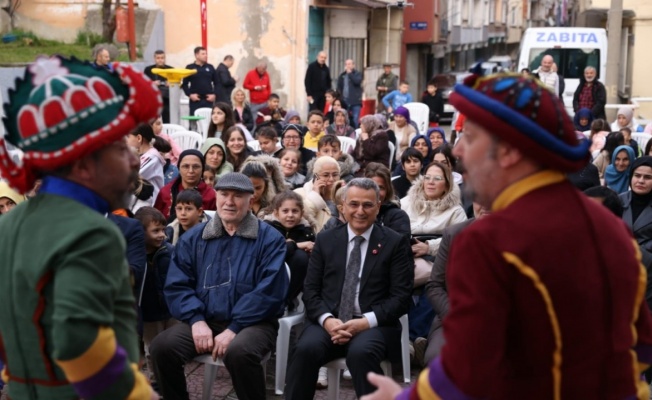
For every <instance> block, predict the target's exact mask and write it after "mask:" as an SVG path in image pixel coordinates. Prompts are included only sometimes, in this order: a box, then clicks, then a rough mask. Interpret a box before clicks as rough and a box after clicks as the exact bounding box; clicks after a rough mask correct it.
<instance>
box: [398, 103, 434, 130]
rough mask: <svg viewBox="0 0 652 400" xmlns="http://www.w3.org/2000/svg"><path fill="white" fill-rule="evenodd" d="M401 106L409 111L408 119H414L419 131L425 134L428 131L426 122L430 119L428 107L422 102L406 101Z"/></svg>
mask: <svg viewBox="0 0 652 400" xmlns="http://www.w3.org/2000/svg"><path fill="white" fill-rule="evenodd" d="M403 107H405V108H407V109H408V110H409V111H410V120H411V121H414V122H415V123H416V124H417V126H418V127H419V133H421V134H422V135H425V134H426V132H428V122H429V119H430V108H429V107H428V106H427V105H425V104H423V103H416V102H414V103H407V104H403Z"/></svg>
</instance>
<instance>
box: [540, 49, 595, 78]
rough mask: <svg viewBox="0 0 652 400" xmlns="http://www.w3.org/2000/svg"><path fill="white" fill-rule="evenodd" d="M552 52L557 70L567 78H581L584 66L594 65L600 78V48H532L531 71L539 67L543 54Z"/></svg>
mask: <svg viewBox="0 0 652 400" xmlns="http://www.w3.org/2000/svg"><path fill="white" fill-rule="evenodd" d="M547 54H550V55H551V56H552V58H554V59H555V63H556V64H557V68H558V69H557V72H558V73H559V74H560V75H562V76H563V77H564V78H565V79H580V78H581V77H582V76H584V68H586V67H587V66H589V65H590V66H592V67H594V68H595V70H596V71H597V77H598V78H600V49H531V50H530V56H529V58H528V66H529V68H530V71H534V70H536V69H539V66H541V59H542V58H543V56H545V55H547Z"/></svg>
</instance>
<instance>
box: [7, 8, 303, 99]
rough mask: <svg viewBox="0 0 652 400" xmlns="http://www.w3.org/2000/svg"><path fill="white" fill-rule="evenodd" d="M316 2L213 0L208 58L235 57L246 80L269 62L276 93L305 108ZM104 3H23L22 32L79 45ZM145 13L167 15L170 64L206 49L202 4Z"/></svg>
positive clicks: (186, 60) (183, 62) (178, 64)
mask: <svg viewBox="0 0 652 400" xmlns="http://www.w3.org/2000/svg"><path fill="white" fill-rule="evenodd" d="M309 1H310V0H236V1H234V0H207V8H208V57H209V62H210V63H211V64H214V65H216V66H217V65H218V64H219V63H220V62H221V60H222V59H223V58H224V56H225V55H227V54H231V55H233V56H234V58H235V64H234V66H233V68H232V72H233V73H235V74H236V75H238V77H239V78H240V81H239V83H242V80H244V76H245V74H246V73H247V72H248V71H249V70H251V69H252V68H254V67H255V65H256V63H257V62H258V61H259V60H265V61H267V63H268V72H269V74H270V78H271V79H272V90H273V91H274V92H276V93H278V94H279V95H280V96H281V99H282V104H285V105H287V108H296V109H299V110H300V111H303V109H305V107H306V104H305V90H304V85H303V78H304V75H305V70H306V67H307V63H306V54H307V37H308V26H307V25H308V5H309ZM123 2H125V1H123ZM98 3H99V0H23V3H22V6H21V8H20V10H19V12H20V16H19V21H22V24H19V27H22V28H24V29H27V30H31V31H33V32H34V33H36V34H37V35H39V36H42V37H45V38H52V39H59V40H66V41H74V39H75V37H76V35H77V32H78V30H79V29H81V28H83V27H84V20H85V16H86V11H87V10H88V8H90V7H98ZM142 6H143V7H144V8H160V9H162V10H163V11H164V13H165V43H166V48H165V51H166V52H167V54H168V63H169V64H170V65H173V66H175V67H183V66H185V65H187V64H189V63H191V62H193V60H194V56H193V48H194V47H195V46H198V45H201V28H200V9H199V1H198V0H193V1H191V0H144V1H143V4H142Z"/></svg>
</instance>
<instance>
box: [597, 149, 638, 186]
mask: <svg viewBox="0 0 652 400" xmlns="http://www.w3.org/2000/svg"><path fill="white" fill-rule="evenodd" d="M634 158H635V157H634V149H632V148H631V147H630V146H627V145H623V146H618V147H616V150H614V152H613V154H612V156H611V164H610V165H609V166H608V167H607V170H606V171H605V174H604V178H605V185H606V186H607V187H609V188H610V189H612V190H613V191H615V192H616V193H618V194H620V193H624V192H626V191H627V190H628V189H629V178H630V176H629V172H630V171H631V168H632V163H633V162H634Z"/></svg>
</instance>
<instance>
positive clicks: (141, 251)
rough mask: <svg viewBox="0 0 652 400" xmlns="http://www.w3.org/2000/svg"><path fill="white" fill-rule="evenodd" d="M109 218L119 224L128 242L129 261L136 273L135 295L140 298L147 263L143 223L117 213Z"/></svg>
mask: <svg viewBox="0 0 652 400" xmlns="http://www.w3.org/2000/svg"><path fill="white" fill-rule="evenodd" d="M107 218H108V219H109V220H111V221H113V222H114V223H115V224H116V225H117V226H118V228H119V229H120V232H122V235H123V236H124V238H125V242H127V262H128V263H129V268H131V272H132V273H133V274H134V295H135V296H136V299H138V296H139V294H140V287H141V285H142V283H143V278H144V275H145V266H146V265H147V253H146V252H145V231H144V230H143V225H142V224H141V223H140V221H137V220H135V219H133V218H127V217H121V216H119V215H115V214H109V215H108V217H107Z"/></svg>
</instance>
